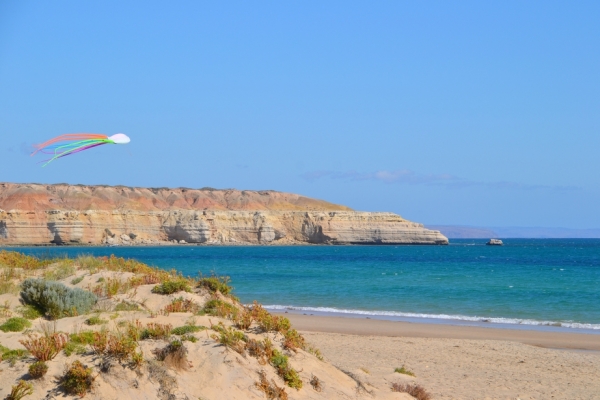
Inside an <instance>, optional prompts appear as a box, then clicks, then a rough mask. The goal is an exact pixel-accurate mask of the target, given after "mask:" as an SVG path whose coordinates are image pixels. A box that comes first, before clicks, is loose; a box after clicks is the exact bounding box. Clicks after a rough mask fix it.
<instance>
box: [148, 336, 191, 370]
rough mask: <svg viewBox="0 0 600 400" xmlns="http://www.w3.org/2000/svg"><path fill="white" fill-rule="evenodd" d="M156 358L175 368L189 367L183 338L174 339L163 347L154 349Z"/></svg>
mask: <svg viewBox="0 0 600 400" xmlns="http://www.w3.org/2000/svg"><path fill="white" fill-rule="evenodd" d="M153 353H154V355H155V356H156V359H157V360H159V361H164V363H165V365H167V366H168V367H171V368H175V369H188V368H189V362H188V360H187V348H186V347H185V345H184V344H183V342H182V341H181V340H173V341H172V342H170V343H169V344H168V345H167V346H166V347H163V348H162V349H155V350H154V351H153Z"/></svg>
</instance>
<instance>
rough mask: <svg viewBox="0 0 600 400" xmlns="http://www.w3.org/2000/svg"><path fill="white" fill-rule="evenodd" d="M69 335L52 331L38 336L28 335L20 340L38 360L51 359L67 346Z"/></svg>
mask: <svg viewBox="0 0 600 400" xmlns="http://www.w3.org/2000/svg"><path fill="white" fill-rule="evenodd" d="M67 341H68V337H67V335H66V334H64V333H52V334H47V335H43V336H40V337H36V336H33V335H27V339H23V340H19V343H21V344H22V345H23V347H25V348H26V349H27V350H28V351H29V352H30V353H31V355H32V356H33V357H35V358H36V359H37V360H38V361H49V360H52V359H53V358H54V357H56V356H57V355H58V353H60V351H61V350H62V349H64V348H65V346H66V344H67Z"/></svg>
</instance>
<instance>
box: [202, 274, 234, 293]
mask: <svg viewBox="0 0 600 400" xmlns="http://www.w3.org/2000/svg"><path fill="white" fill-rule="evenodd" d="M230 281H231V279H230V278H229V277H228V276H216V275H214V274H213V275H211V276H210V277H208V278H202V277H200V279H199V280H198V284H197V285H196V286H197V287H201V288H205V289H206V290H208V291H209V292H210V293H213V294H214V293H217V292H219V293H221V294H222V295H224V296H229V295H231V294H232V291H233V287H232V286H230V285H229V282H230Z"/></svg>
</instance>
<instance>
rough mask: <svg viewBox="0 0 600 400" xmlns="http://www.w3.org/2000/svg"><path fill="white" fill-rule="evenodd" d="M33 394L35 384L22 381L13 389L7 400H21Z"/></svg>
mask: <svg viewBox="0 0 600 400" xmlns="http://www.w3.org/2000/svg"><path fill="white" fill-rule="evenodd" d="M31 394H33V384H32V383H30V382H25V381H24V380H20V381H19V382H18V383H17V384H16V385H15V386H13V387H12V389H11V391H10V393H9V395H8V396H6V398H5V400H21V399H22V398H23V397H25V396H29V395H31Z"/></svg>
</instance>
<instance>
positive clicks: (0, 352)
mask: <svg viewBox="0 0 600 400" xmlns="http://www.w3.org/2000/svg"><path fill="white" fill-rule="evenodd" d="M0 356H1V357H0V361H6V362H7V363H8V364H9V365H10V366H11V367H13V366H14V365H15V364H16V362H17V361H19V360H23V359H25V358H26V357H27V356H29V352H28V351H27V350H23V349H9V348H8V347H4V346H2V345H0Z"/></svg>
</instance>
